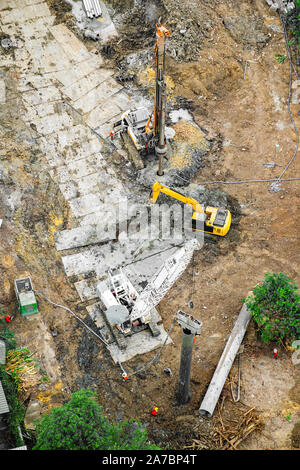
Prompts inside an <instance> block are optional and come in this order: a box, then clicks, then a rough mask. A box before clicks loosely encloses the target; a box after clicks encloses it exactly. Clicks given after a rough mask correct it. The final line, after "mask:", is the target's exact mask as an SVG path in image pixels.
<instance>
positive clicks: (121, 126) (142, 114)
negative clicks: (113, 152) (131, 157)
mask: <svg viewBox="0 0 300 470" xmlns="http://www.w3.org/2000/svg"><path fill="white" fill-rule="evenodd" d="M150 121H151V116H149V111H148V110H147V109H146V108H144V107H141V108H136V109H131V110H128V111H126V112H125V113H124V114H122V117H121V119H120V121H118V122H116V123H115V124H114V134H121V133H122V132H127V133H128V135H129V137H130V138H131V140H132V142H133V144H134V146H135V147H136V149H137V150H139V151H141V150H144V149H147V148H149V149H150V148H152V146H151V141H149V137H148V135H149V133H151V132H152V129H151V128H150V127H149V124H150ZM153 146H154V145H153Z"/></svg>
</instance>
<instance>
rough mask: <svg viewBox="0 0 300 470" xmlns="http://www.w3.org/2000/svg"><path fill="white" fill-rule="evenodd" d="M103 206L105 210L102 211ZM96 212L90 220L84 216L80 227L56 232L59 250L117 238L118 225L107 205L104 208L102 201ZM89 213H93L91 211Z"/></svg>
mask: <svg viewBox="0 0 300 470" xmlns="http://www.w3.org/2000/svg"><path fill="white" fill-rule="evenodd" d="M71 203H72V201H70V205H71V206H72V204H71ZM102 207H103V211H102V212H100V211H101V208H102ZM94 209H95V207H94ZM91 211H92V208H91ZM112 211H113V209H112ZM94 212H96V215H95V217H90V218H89V220H87V218H84V219H83V221H82V223H81V225H80V227H77V228H74V229H71V230H62V231H60V232H56V233H55V235H54V240H55V243H56V249H57V251H62V250H69V249H73V248H80V247H84V246H89V245H92V244H96V243H105V242H108V241H110V240H115V239H116V237H117V227H116V226H115V225H112V221H113V220H114V219H113V217H112V215H111V214H110V212H109V211H107V207H105V210H104V206H103V205H102V204H101V203H100V204H99V205H98V207H97V208H96V210H94ZM112 214H113V212H112ZM89 215H91V212H90V213H89ZM113 223H114V222H113ZM110 226H112V229H111V230H109V227H110Z"/></svg>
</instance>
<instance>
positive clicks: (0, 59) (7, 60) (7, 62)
mask: <svg viewBox="0 0 300 470" xmlns="http://www.w3.org/2000/svg"><path fill="white" fill-rule="evenodd" d="M14 62H15V61H14V58H13V57H12V56H10V55H4V54H1V51H0V67H1V68H2V67H3V68H4V67H12V66H13V65H14Z"/></svg>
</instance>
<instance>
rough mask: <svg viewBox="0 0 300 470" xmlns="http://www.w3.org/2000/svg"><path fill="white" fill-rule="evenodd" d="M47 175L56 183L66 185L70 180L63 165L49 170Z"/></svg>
mask: <svg viewBox="0 0 300 470" xmlns="http://www.w3.org/2000/svg"><path fill="white" fill-rule="evenodd" d="M47 160H48V159H47ZM49 173H50V176H51V178H53V179H54V180H55V181H57V182H58V183H66V182H67V181H70V180H71V179H72V178H71V175H70V173H69V171H68V168H67V167H66V166H65V165H62V166H59V167H58V168H55V169H53V170H50V171H49Z"/></svg>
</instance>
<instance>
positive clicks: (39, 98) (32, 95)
mask: <svg viewBox="0 0 300 470" xmlns="http://www.w3.org/2000/svg"><path fill="white" fill-rule="evenodd" d="M22 98H23V100H24V101H25V102H26V103H28V104H30V105H31V106H36V105H39V104H41V103H47V102H49V101H61V94H60V92H59V90H58V89H57V88H56V87H55V86H54V85H51V86H48V87H44V88H40V89H39V90H34V91H26V92H25V93H23V96H22Z"/></svg>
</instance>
